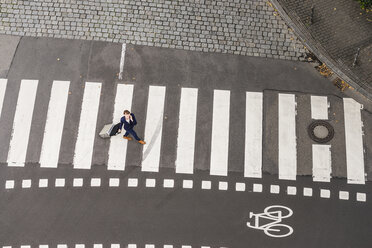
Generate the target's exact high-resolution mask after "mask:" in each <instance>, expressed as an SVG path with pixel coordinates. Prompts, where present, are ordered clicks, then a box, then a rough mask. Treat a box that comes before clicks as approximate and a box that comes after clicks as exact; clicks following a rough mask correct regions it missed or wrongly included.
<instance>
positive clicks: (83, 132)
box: [0, 79, 365, 184]
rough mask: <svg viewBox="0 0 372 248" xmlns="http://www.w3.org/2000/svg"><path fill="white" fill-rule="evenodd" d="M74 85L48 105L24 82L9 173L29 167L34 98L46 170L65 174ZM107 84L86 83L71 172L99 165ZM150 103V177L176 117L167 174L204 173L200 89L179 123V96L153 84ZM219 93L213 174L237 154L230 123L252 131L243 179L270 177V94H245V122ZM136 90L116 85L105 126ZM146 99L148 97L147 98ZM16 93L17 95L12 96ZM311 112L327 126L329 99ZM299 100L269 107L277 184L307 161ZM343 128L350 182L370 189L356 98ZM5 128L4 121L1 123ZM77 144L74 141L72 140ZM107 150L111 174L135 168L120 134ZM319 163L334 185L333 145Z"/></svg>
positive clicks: (183, 95) (146, 134) (184, 99)
mask: <svg viewBox="0 0 372 248" xmlns="http://www.w3.org/2000/svg"><path fill="white" fill-rule="evenodd" d="M70 86H71V82H69V81H57V80H56V81H53V83H52V84H51V88H50V97H49V99H44V98H45V96H39V95H37V89H38V80H21V82H20V87H19V91H18V95H17V96H15V97H17V104H16V107H15V113H14V119H13V121H12V123H13V124H12V128H11V129H9V128H8V129H9V130H8V129H7V128H3V127H1V132H8V133H9V134H10V137H11V138H10V142H9V144H4V143H3V144H2V145H3V146H8V152H7V156H6V157H1V156H0V162H5V163H7V165H8V166H10V167H11V166H16V167H24V166H25V164H26V163H27V162H28V161H27V160H26V155H27V150H28V149H30V146H28V141H29V138H28V137H29V136H30V132H31V130H32V129H31V127H32V125H33V122H32V116H33V113H34V111H37V109H35V99H36V98H38V97H44V98H42V100H43V101H44V102H45V105H47V106H48V110H47V113H46V119H45V120H44V121H45V127H44V134H43V140H42V144H41V149H40V151H41V152H40V159H39V163H40V167H42V168H58V166H59V164H60V162H59V161H60V158H59V156H60V150H61V146H62V144H63V142H62V140H63V139H65V138H66V137H65V135H64V130H65V129H66V128H68V127H66V124H65V123H70V122H71V120H70V121H69V122H66V121H65V119H66V118H67V117H66V112H67V111H68V108H69V105H68V102H69V100H70V93H71V92H70ZM102 87H103V84H102V82H86V83H84V90H83V93H82V95H81V96H80V98H81V103H82V104H81V106H80V116H79V118H78V119H77V120H72V121H76V122H78V131H77V133H76V137H75V138H74V139H72V140H74V142H75V144H68V145H70V146H74V151H73V154H71V156H72V157H73V160H72V161H73V162H72V167H73V168H74V169H92V164H93V162H92V160H93V159H92V158H93V156H94V148H95V144H96V143H97V142H98V140H99V139H100V138H99V137H98V135H97V133H98V131H99V129H100V128H101V126H98V125H97V120H98V118H99V116H100V114H102V110H100V106H101V105H102V104H103V103H102V99H103V97H102V94H108V93H107V92H104V91H103V90H102ZM6 88H7V79H0V117H1V118H2V116H1V110H2V107H3V102H4V96H5V95H6V94H7V90H6ZM147 90H148V91H147V93H148V95H147V104H146V103H143V104H144V105H145V106H146V114H145V115H144V116H145V119H144V120H140V121H141V122H142V123H144V131H143V132H141V133H139V136H140V137H141V138H144V140H145V141H146V142H147V143H146V144H145V145H143V146H137V147H138V149H142V150H141V155H142V157H141V163H140V164H139V166H141V170H142V171H144V172H159V171H160V168H161V167H163V166H164V165H163V164H162V157H164V156H168V155H169V154H168V151H167V150H165V149H162V148H163V145H164V144H163V138H164V137H165V135H167V130H166V129H164V125H163V123H164V120H165V119H167V118H173V119H174V120H177V121H175V122H174V123H177V125H178V127H177V130H178V131H177V135H176V136H175V137H173V138H174V140H175V144H176V146H177V147H176V149H175V150H174V151H175V153H176V154H174V156H175V160H174V164H172V165H166V166H165V167H173V168H174V171H175V173H182V174H193V173H194V172H195V170H198V169H199V168H198V167H197V166H196V165H195V156H196V154H197V153H196V152H195V151H196V149H197V143H196V135H197V130H198V128H199V123H198V118H200V116H198V108H199V104H200V103H199V89H198V88H187V87H180V88H179V90H180V95H179V96H180V97H179V99H178V101H179V111H178V115H176V116H165V114H164V113H165V108H166V105H167V99H168V98H170V97H172V96H171V95H169V93H167V92H168V91H167V87H165V86H155V85H150V86H148V88H147ZM210 90H211V91H212V93H213V100H212V102H210V103H209V109H210V111H211V113H212V115H211V116H212V119H211V120H210V123H211V130H210V133H207V134H205V135H203V136H204V137H205V139H206V140H207V139H209V140H210V144H211V145H210V150H209V154H208V156H209V160H208V162H209V165H208V168H209V173H210V175H215V176H228V174H229V171H230V166H231V163H230V162H229V161H230V160H229V154H230V152H231V149H235V146H234V143H235V140H230V137H231V135H230V132H232V131H234V130H231V126H232V125H231V123H232V122H233V121H234V122H237V121H239V122H244V126H245V129H244V130H242V131H243V132H245V133H242V135H241V138H242V140H244V149H242V156H244V159H243V163H244V164H242V166H241V168H242V171H241V172H242V173H243V174H244V176H245V177H252V178H261V177H262V175H263V173H262V172H263V161H264V160H263V156H264V155H263V154H264V153H263V149H264V146H263V143H264V137H265V135H264V132H265V128H264V122H265V121H268V120H270V119H269V118H267V116H265V113H266V111H265V104H264V101H265V97H266V96H265V92H251V91H247V92H244V94H243V95H242V96H243V97H245V105H244V106H241V107H242V108H245V111H244V113H245V116H242V117H241V118H240V119H237V120H235V119H234V120H232V119H231V118H230V116H231V111H233V110H232V109H231V105H230V103H231V102H232V101H234V100H235V99H232V98H231V97H230V96H231V94H230V90H226V89H210ZM135 92H136V85H132V84H121V83H118V84H117V85H116V91H115V96H112V97H113V98H114V99H115V100H114V102H113V108H112V109H113V111H112V113H111V114H110V115H111V116H112V119H109V120H107V121H106V123H109V122H111V121H113V122H115V123H116V122H119V120H120V118H121V116H122V113H123V111H124V110H125V109H128V110H132V109H133V108H135V107H136V106H133V105H132V104H133V102H134V96H135ZM141 92H142V91H141ZM9 94H10V93H9ZM308 97H309V98H310V105H309V106H307V107H308V108H309V111H311V118H309V120H305V121H307V122H309V123H310V122H311V120H328V119H329V117H328V112H329V105H330V104H331V103H330V100H329V98H327V96H310V95H309V96H308ZM296 98H297V95H296V94H293V93H289V92H278V93H277V104H276V105H275V106H270V107H272V108H276V109H277V113H278V118H277V120H276V122H277V127H278V129H277V132H272V133H271V135H276V136H277V140H278V143H277V144H273V146H277V147H275V149H274V150H276V151H277V155H276V157H277V161H276V164H277V171H278V178H279V179H283V180H296V177H297V168H298V166H299V164H300V162H301V156H299V155H298V150H299V147H300V146H301V144H298V143H297V140H298V139H297V134H298V132H307V130H298V128H297V123H298V122H299V121H304V120H298V119H297V113H296V111H297V102H296ZM342 103H343V108H344V122H345V125H344V126H345V127H344V130H343V132H344V133H345V139H346V142H345V143H346V144H345V149H346V165H347V166H346V171H347V174H346V175H345V176H346V177H347V179H348V182H349V183H353V184H363V183H365V169H364V152H363V150H364V147H363V132H362V127H363V122H362V119H361V107H362V106H361V105H360V104H359V103H357V102H356V101H354V100H353V99H350V98H345V99H343V102H342ZM0 123H1V122H0ZM70 138H71V137H70ZM105 144H106V146H107V150H106V151H107V154H106V156H107V160H106V161H107V164H106V166H107V170H112V171H125V170H126V167H128V166H131V165H132V164H130V165H128V164H127V161H128V158H127V157H128V153H127V151H128V149H129V146H128V141H127V140H124V139H123V138H122V137H121V135H117V136H114V137H112V138H111V139H110V140H108V141H107V143H105ZM308 152H309V153H311V159H312V162H311V164H312V176H313V180H314V181H320V182H330V180H331V178H332V166H334V165H332V141H331V142H329V143H328V144H315V142H313V144H312V147H311V149H310V151H308Z"/></svg>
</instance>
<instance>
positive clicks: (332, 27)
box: [273, 0, 372, 99]
mask: <svg viewBox="0 0 372 248" xmlns="http://www.w3.org/2000/svg"><path fill="white" fill-rule="evenodd" d="M273 3H274V4H275V5H276V4H280V7H281V8H283V10H282V11H280V12H281V14H283V15H288V17H289V18H290V22H292V24H291V25H290V26H293V27H294V29H295V32H296V34H297V35H299V36H300V37H301V39H302V40H305V43H307V44H308V48H309V49H310V50H311V51H312V52H313V53H314V54H315V55H316V56H318V57H319V59H321V60H322V61H323V62H325V63H326V64H327V62H326V61H327V60H328V61H329V62H328V64H327V66H329V67H330V68H331V69H332V70H334V71H335V72H336V71H341V73H342V74H344V75H345V76H344V77H343V80H347V79H348V78H349V79H350V81H351V82H349V83H350V84H353V85H352V86H353V87H355V88H356V89H357V90H359V91H361V92H362V93H363V94H364V95H365V96H369V98H370V99H371V96H372V59H371V55H372V54H371V51H372V12H371V11H369V12H366V11H364V10H362V9H360V6H359V4H358V2H357V1H352V0H334V1H323V0H311V1H308V0H273ZM276 6H277V5H276ZM278 7H279V6H278ZM312 7H313V20H312V23H311V18H312V17H311V16H312V11H311V9H312ZM283 11H284V12H285V13H283ZM286 21H288V20H286ZM358 49H360V50H359V55H358V56H357V52H358ZM356 56H357V59H356V61H355V58H356ZM325 59H326V60H325ZM354 61H355V62H356V63H355V65H354V66H353V64H354ZM332 64H333V65H332ZM339 76H340V75H339ZM341 77H342V75H341ZM359 87H360V88H361V89H359Z"/></svg>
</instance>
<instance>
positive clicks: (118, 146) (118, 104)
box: [107, 84, 133, 171]
mask: <svg viewBox="0 0 372 248" xmlns="http://www.w3.org/2000/svg"><path fill="white" fill-rule="evenodd" d="M132 99H133V85H131V84H118V85H117V89H116V97H115V105H114V115H113V123H119V122H120V118H121V117H122V116H123V111H124V110H125V109H127V110H130V109H131V108H132ZM127 146H128V141H127V140H125V139H123V138H122V136H121V135H116V136H113V137H111V139H110V149H109V154H108V162H107V169H109V170H121V171H123V170H124V168H125V160H126V156H127Z"/></svg>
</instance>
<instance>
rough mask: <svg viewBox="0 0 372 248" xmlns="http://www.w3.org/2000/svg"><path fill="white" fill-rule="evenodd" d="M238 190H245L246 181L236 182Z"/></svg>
mask: <svg viewBox="0 0 372 248" xmlns="http://www.w3.org/2000/svg"><path fill="white" fill-rule="evenodd" d="M235 190H236V191H245V183H236V184H235Z"/></svg>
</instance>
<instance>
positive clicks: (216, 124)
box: [210, 90, 230, 176]
mask: <svg viewBox="0 0 372 248" xmlns="http://www.w3.org/2000/svg"><path fill="white" fill-rule="evenodd" d="M229 125H230V91H227V90H214V98H213V122H212V145H211V165H210V173H211V175H218V176H227V171H228V167H227V166H228V164H227V163H228V154H229Z"/></svg>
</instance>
